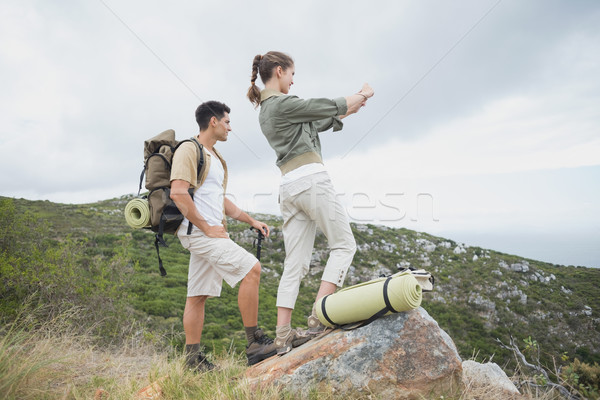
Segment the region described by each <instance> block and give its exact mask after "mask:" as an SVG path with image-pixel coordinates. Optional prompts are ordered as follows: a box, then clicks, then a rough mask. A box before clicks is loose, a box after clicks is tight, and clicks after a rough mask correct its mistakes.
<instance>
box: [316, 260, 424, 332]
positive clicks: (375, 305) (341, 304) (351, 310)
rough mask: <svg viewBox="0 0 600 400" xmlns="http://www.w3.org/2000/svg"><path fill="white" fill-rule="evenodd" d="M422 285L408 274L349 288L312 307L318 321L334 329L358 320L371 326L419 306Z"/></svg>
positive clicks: (398, 274) (328, 296)
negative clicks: (383, 318)
mask: <svg viewBox="0 0 600 400" xmlns="http://www.w3.org/2000/svg"><path fill="white" fill-rule="evenodd" d="M422 299H423V294H422V290H421V285H420V284H419V282H418V281H417V279H416V278H415V277H414V276H413V275H412V274H411V273H410V271H403V272H399V273H397V274H394V275H392V276H389V277H383V278H378V279H373V280H371V281H368V282H364V283H359V284H358V285H354V286H349V287H347V288H344V289H342V290H340V291H338V292H336V293H333V294H330V295H327V296H324V297H322V298H320V299H319V300H318V301H317V303H316V307H315V311H316V312H317V317H318V318H319V321H321V323H322V324H323V325H325V326H328V327H330V328H335V327H339V326H343V325H347V324H353V323H356V322H360V321H367V322H366V323H365V324H364V325H366V324H367V323H370V322H371V321H372V320H375V319H377V318H379V317H382V316H384V315H388V314H392V313H396V312H402V311H410V310H413V309H415V308H417V307H419V306H420V305H421V300H422Z"/></svg>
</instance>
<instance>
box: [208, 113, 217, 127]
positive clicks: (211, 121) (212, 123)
mask: <svg viewBox="0 0 600 400" xmlns="http://www.w3.org/2000/svg"><path fill="white" fill-rule="evenodd" d="M218 122H219V120H218V119H217V117H215V116H214V115H213V116H212V117H210V122H209V124H210V125H212V126H217V123H218Z"/></svg>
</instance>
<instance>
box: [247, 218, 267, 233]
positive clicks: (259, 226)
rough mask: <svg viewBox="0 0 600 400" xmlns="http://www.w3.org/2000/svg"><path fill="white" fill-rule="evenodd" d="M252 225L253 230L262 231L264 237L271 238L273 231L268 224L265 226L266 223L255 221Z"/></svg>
mask: <svg viewBox="0 0 600 400" xmlns="http://www.w3.org/2000/svg"><path fill="white" fill-rule="evenodd" d="M250 225H251V226H252V227H253V228H255V229H258V230H259V231H261V232H262V233H263V235H265V237H269V235H270V233H271V231H270V230H269V226H268V225H267V224H265V223H264V222H260V221H257V220H253V221H252V223H251V224H250Z"/></svg>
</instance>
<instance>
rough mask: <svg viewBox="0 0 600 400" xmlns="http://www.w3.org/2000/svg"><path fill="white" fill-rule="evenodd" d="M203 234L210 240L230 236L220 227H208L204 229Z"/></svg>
mask: <svg viewBox="0 0 600 400" xmlns="http://www.w3.org/2000/svg"><path fill="white" fill-rule="evenodd" d="M203 232H204V234H205V235H206V236H208V237H210V238H223V239H227V238H229V234H228V233H227V231H226V230H225V228H224V227H222V226H220V225H214V226H212V225H208V226H207V227H205V228H204V229H203Z"/></svg>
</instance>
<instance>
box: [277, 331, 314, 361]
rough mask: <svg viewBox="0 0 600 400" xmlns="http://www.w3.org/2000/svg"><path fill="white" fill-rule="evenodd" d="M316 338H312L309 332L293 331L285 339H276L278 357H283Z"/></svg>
mask: <svg viewBox="0 0 600 400" xmlns="http://www.w3.org/2000/svg"><path fill="white" fill-rule="evenodd" d="M313 337H314V336H310V335H309V334H308V331H304V330H302V329H292V330H290V332H289V333H288V334H287V336H285V337H279V336H277V338H275V346H276V347H277V355H278V356H282V355H284V354H286V353H289V352H290V351H291V350H292V348H294V347H298V346H301V345H303V344H304V343H306V342H308V341H309V340H310V339H312V338H313Z"/></svg>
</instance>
